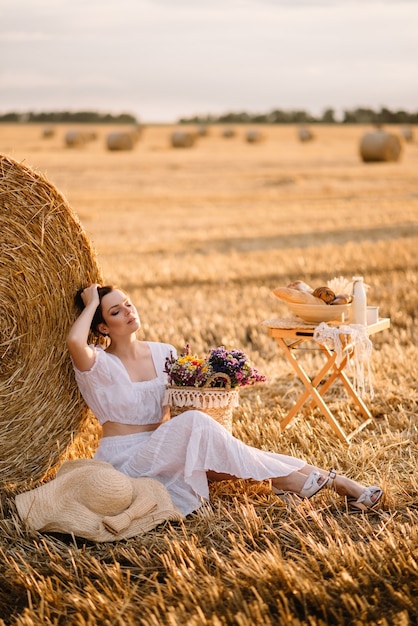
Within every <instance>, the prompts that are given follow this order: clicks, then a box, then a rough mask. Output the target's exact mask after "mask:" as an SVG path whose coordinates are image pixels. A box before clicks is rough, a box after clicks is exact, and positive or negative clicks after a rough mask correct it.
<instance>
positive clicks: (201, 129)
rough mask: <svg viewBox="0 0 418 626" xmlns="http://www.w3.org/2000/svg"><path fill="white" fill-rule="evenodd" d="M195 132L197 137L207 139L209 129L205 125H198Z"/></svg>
mask: <svg viewBox="0 0 418 626" xmlns="http://www.w3.org/2000/svg"><path fill="white" fill-rule="evenodd" d="M196 132H197V134H198V136H199V137H207V136H208V135H209V127H208V125H207V124H199V126H198V127H197V130H196Z"/></svg>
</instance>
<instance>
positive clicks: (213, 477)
mask: <svg viewBox="0 0 418 626" xmlns="http://www.w3.org/2000/svg"><path fill="white" fill-rule="evenodd" d="M313 472H316V473H317V475H316V476H315V482H316V484H317V486H318V487H319V489H318V491H319V490H320V488H321V485H323V483H325V484H324V485H323V486H324V487H325V486H327V487H328V488H329V489H334V490H335V491H336V492H337V493H338V495H340V496H344V497H347V498H352V499H353V500H358V498H360V496H361V495H362V494H363V493H364V491H365V489H366V488H365V487H364V486H363V485H361V484H360V483H358V482H356V481H355V480H352V479H351V478H347V477H346V476H341V475H337V474H333V472H329V473H328V472H326V471H325V470H321V469H319V468H318V467H315V466H314V465H305V466H304V467H303V468H302V469H300V470H298V471H296V472H292V473H291V474H288V476H280V477H278V478H273V479H272V481H271V482H272V485H273V487H274V488H275V489H276V490H277V491H290V492H292V493H296V494H298V493H300V492H301V491H302V490H303V488H304V486H305V484H306V480H307V478H308V477H309V476H310V475H311V474H312V473H313ZM207 477H208V480H209V481H222V480H237V478H236V476H231V475H230V474H222V473H219V472H212V471H209V472H207ZM380 497H381V495H380V494H379V492H375V493H373V494H372V495H371V496H370V498H371V502H372V503H375V502H377V500H378V499H379V498H380Z"/></svg>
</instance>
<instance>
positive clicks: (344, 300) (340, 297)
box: [330, 293, 353, 304]
mask: <svg viewBox="0 0 418 626" xmlns="http://www.w3.org/2000/svg"><path fill="white" fill-rule="evenodd" d="M352 301H353V296H349V295H348V294H347V293H339V294H337V295H336V296H335V298H334V300H333V301H332V302H330V304H350V302H352Z"/></svg>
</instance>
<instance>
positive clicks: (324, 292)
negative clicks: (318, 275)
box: [313, 287, 335, 304]
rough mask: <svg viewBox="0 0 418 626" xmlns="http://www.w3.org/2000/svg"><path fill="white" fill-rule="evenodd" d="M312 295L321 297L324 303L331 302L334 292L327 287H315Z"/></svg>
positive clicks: (333, 298)
mask: <svg viewBox="0 0 418 626" xmlns="http://www.w3.org/2000/svg"><path fill="white" fill-rule="evenodd" d="M313 295H314V296H316V297H317V298H321V300H323V301H324V302H325V303H326V304H331V302H332V301H333V300H335V293H334V292H333V291H332V289H330V288H329V287H317V288H316V289H315V291H314V292H313Z"/></svg>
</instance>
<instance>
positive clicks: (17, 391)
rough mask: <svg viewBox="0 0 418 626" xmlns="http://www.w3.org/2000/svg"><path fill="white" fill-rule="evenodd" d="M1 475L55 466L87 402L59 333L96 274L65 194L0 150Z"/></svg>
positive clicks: (13, 476)
mask: <svg viewBox="0 0 418 626" xmlns="http://www.w3.org/2000/svg"><path fill="white" fill-rule="evenodd" d="M0 189H1V194H0V242H1V243H0V364H1V366H0V482H1V483H2V484H6V483H14V484H16V485H19V484H20V485H29V484H31V482H32V481H35V482H36V481H37V480H39V479H41V478H42V477H43V476H44V474H45V473H46V472H47V471H48V469H50V468H51V467H53V466H54V465H56V464H57V463H58V461H59V459H60V458H61V456H62V454H63V452H64V451H65V449H66V448H67V446H68V445H69V444H70V443H71V441H72V438H73V436H74V434H75V433H76V432H77V431H78V430H79V428H80V427H81V425H82V423H83V422H84V419H85V417H86V416H87V413H88V412H87V409H86V408H85V404H84V403H83V402H82V401H81V399H80V395H79V393H78V391H77V386H76V383H75V380H74V376H73V372H72V366H71V362H70V357H69V354H68V351H67V349H66V344H65V339H66V335H67V333H68V330H69V328H70V325H71V323H72V322H73V320H74V319H75V316H76V311H75V307H74V295H75V292H76V291H77V289H79V288H80V287H82V286H84V285H86V284H89V283H91V282H96V281H97V282H100V281H101V276H100V271H99V269H98V266H97V263H96V258H95V254H94V251H93V249H92V247H91V245H90V243H89V240H88V238H87V236H86V235H85V233H84V231H83V228H82V227H81V225H80V223H79V221H78V218H77V217H76V215H75V213H73V211H72V210H71V208H70V206H69V205H68V203H67V201H66V200H65V199H64V197H63V196H62V195H61V194H60V193H59V192H58V191H57V190H56V188H55V187H54V186H53V185H52V184H51V183H50V182H48V181H47V180H46V178H44V177H43V176H42V175H41V174H38V173H35V172H34V171H32V170H31V169H29V168H28V167H27V166H25V165H22V164H19V163H17V162H15V161H13V160H12V159H10V158H8V157H6V156H1V155H0Z"/></svg>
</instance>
